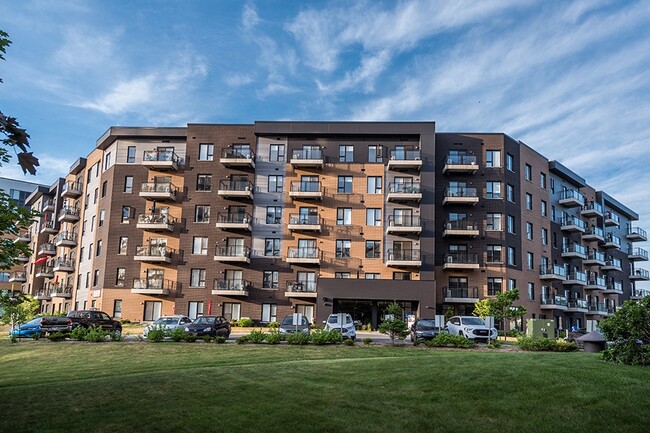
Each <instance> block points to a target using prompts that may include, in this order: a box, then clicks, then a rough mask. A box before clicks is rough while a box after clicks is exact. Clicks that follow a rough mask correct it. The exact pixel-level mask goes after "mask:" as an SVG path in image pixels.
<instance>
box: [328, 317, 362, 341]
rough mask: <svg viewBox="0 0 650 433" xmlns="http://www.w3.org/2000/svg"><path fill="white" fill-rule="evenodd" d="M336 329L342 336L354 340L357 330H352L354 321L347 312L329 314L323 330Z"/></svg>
mask: <svg viewBox="0 0 650 433" xmlns="http://www.w3.org/2000/svg"><path fill="white" fill-rule="evenodd" d="M335 329H336V330H337V331H339V332H340V333H341V335H342V336H343V338H349V339H351V340H352V341H356V339H357V332H356V331H355V330H354V321H353V320H352V316H351V315H350V314H348V313H334V314H330V315H329V317H328V318H327V321H326V322H325V330H326V331H333V330H335Z"/></svg>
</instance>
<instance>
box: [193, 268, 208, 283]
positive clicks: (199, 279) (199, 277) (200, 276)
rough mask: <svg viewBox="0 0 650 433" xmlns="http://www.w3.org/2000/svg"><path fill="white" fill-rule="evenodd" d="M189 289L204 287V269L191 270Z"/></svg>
mask: <svg viewBox="0 0 650 433" xmlns="http://www.w3.org/2000/svg"><path fill="white" fill-rule="evenodd" d="M190 287H205V269H192V272H191V274H190Z"/></svg>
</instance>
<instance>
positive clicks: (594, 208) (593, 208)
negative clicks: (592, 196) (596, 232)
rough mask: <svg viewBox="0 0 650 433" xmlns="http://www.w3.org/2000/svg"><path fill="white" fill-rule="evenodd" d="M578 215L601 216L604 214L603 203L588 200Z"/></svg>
mask: <svg viewBox="0 0 650 433" xmlns="http://www.w3.org/2000/svg"><path fill="white" fill-rule="evenodd" d="M580 215H582V216H583V217H587V218H593V217H602V216H603V215H604V210H603V205H601V204H600V203H598V202H595V201H590V202H589V203H587V204H586V205H584V206H583V207H582V210H580Z"/></svg>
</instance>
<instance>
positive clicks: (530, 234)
mask: <svg viewBox="0 0 650 433" xmlns="http://www.w3.org/2000/svg"><path fill="white" fill-rule="evenodd" d="M526 239H528V240H529V241H532V240H533V224H532V223H529V222H526Z"/></svg>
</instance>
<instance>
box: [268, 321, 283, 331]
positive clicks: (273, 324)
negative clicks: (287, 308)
mask: <svg viewBox="0 0 650 433" xmlns="http://www.w3.org/2000/svg"><path fill="white" fill-rule="evenodd" d="M267 326H268V327H269V328H270V329H278V328H279V327H280V324H279V323H278V322H269V324H268V325H267Z"/></svg>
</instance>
